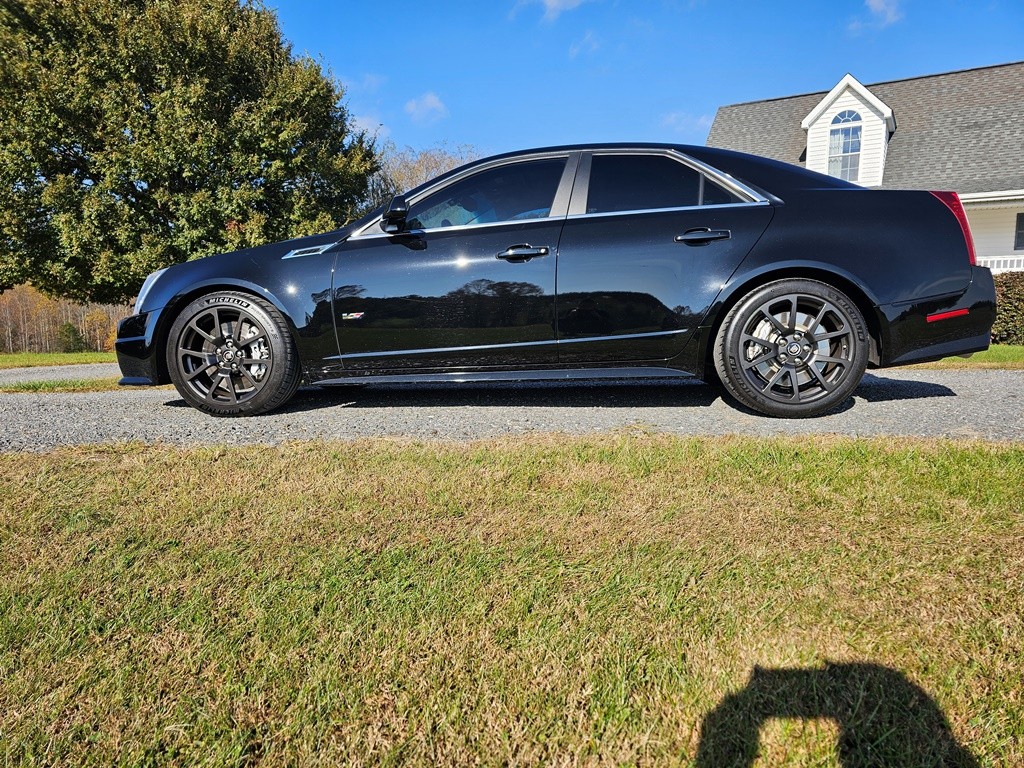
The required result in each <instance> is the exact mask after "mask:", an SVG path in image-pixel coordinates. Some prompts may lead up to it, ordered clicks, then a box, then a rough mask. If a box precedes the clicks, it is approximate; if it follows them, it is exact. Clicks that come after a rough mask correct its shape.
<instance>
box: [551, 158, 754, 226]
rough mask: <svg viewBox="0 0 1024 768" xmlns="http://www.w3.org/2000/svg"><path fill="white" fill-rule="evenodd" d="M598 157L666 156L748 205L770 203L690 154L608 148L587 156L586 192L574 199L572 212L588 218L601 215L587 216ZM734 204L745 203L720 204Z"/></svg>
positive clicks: (660, 209) (661, 209)
mask: <svg viewBox="0 0 1024 768" xmlns="http://www.w3.org/2000/svg"><path fill="white" fill-rule="evenodd" d="M596 155H646V156H649V157H667V158H669V159H670V160H674V161H676V162H677V163H680V164H681V165H685V166H686V167H688V168H690V169H691V170H694V171H696V172H697V173H701V174H704V175H705V176H707V177H708V178H710V179H711V180H712V181H714V182H715V183H717V184H719V185H720V186H723V187H725V188H726V189H728V190H729V191H730V192H732V193H733V194H735V195H736V196H737V197H740V198H746V200H747V202H749V203H768V202H769V200H768V198H767V197H765V196H764V195H762V194H760V193H759V192H757V191H755V190H753V189H751V188H750V187H748V186H747V185H746V184H744V183H743V182H741V181H738V180H736V179H734V178H733V177H732V176H730V175H729V174H727V173H723V172H722V171H719V170H718V169H717V168H714V167H712V166H710V165H708V164H707V163H702V162H701V161H700V160H697V159H696V158H693V157H690V156H689V155H687V154H685V153H683V152H680V151H679V150H678V149H673V148H671V147H665V148H660V149H659V148H653V147H635V148H634V147H623V148H609V149H600V148H598V149H594V150H591V151H590V152H589V153H588V155H587V158H586V163H587V167H586V169H585V170H587V171H588V173H587V174H586V182H587V184H586V189H585V190H584V189H581V190H580V198H581V199H575V198H574V200H573V202H572V207H571V212H572V213H576V214H585V215H589V216H595V215H598V214H587V213H586V199H587V196H589V194H590V178H589V176H590V174H589V170H590V169H589V160H590V158H592V157H594V156H596ZM580 175H581V176H582V175H583V174H582V173H581V174H580ZM574 191H575V190H574ZM733 205H744V203H723V204H721V205H720V206H718V207H722V206H733ZM685 207H686V208H711V207H713V206H710V205H695V206H685ZM581 208H582V209H583V210H582V211H581V210H580V209H581ZM645 210H658V211H669V210H678V208H651V209H645ZM602 213H605V212H602ZM608 213H612V211H608ZM614 213H625V211H614Z"/></svg>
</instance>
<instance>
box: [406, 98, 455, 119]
mask: <svg viewBox="0 0 1024 768" xmlns="http://www.w3.org/2000/svg"><path fill="white" fill-rule="evenodd" d="M405 111H406V112H407V113H408V114H409V117H411V118H412V119H413V122H416V123H433V122H437V121H438V120H441V119H443V118H445V117H448V107H446V106H445V105H444V102H443V101H441V99H440V97H439V96H438V95H437V94H436V93H434V92H433V91H427V92H426V93H424V94H423V95H422V96H420V97H419V98H418V99H410V100H409V101H407V102H406V103H405Z"/></svg>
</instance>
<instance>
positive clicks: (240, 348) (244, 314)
mask: <svg viewBox="0 0 1024 768" xmlns="http://www.w3.org/2000/svg"><path fill="white" fill-rule="evenodd" d="M167 369H168V371H169V372H170V375H171V380H172V381H173V382H174V386H175V388H176V389H177V390H178V393H179V394H180V395H181V396H182V397H183V398H185V400H186V401H187V402H188V403H189V404H190V405H192V406H194V407H196V408H199V409H201V410H203V411H206V412H207V413H212V414H214V415H216V416H235V415H254V414H258V413H266V412H267V411H270V410H272V409H274V408H277V407H278V406H280V405H282V404H283V403H284V402H285V401H287V400H288V399H289V398H290V397H291V396H292V395H293V394H294V393H295V390H296V389H297V388H298V385H299V361H298V355H297V354H296V351H295V344H294V342H293V340H292V337H291V334H290V333H289V332H288V326H287V324H286V323H285V320H284V318H283V317H282V316H281V313H280V312H278V311H277V308H276V307H274V305H273V304H270V303H269V302H267V301H265V300H263V299H260V298H258V297H256V296H251V295H249V294H247V293H239V292H235V291H222V292H218V293H211V294H208V295H206V296H200V297H199V298H198V299H196V300H195V301H193V302H192V303H191V304H189V305H188V306H187V307H185V309H184V310H182V312H181V313H180V314H179V315H178V317H177V318H176V319H175V321H174V325H173V326H171V331H170V334H169V335H168V343H167Z"/></svg>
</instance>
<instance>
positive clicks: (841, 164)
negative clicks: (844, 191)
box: [828, 109, 861, 183]
mask: <svg viewBox="0 0 1024 768" xmlns="http://www.w3.org/2000/svg"><path fill="white" fill-rule="evenodd" d="M860 131H861V120H860V114H858V113H857V112H854V111H853V110H852V109H844V110H843V111H842V112H840V113H839V114H838V115H836V116H835V117H834V118H832V128H831V130H829V133H828V175H829V176H835V177H836V178H838V179H843V180H844V181H852V182H855V183H856V181H857V179H859V178H860Z"/></svg>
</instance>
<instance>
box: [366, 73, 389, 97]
mask: <svg viewBox="0 0 1024 768" xmlns="http://www.w3.org/2000/svg"><path fill="white" fill-rule="evenodd" d="M387 81H388V79H387V77H386V76H384V75H378V74H376V73H375V72H367V73H366V74H364V75H363V76H362V77H361V78H360V79H359V87H360V88H361V89H362V90H363V91H365V92H366V93H374V92H375V91H377V90H378V89H379V88H380V87H381V86H382V85H384V83H386V82H387Z"/></svg>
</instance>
